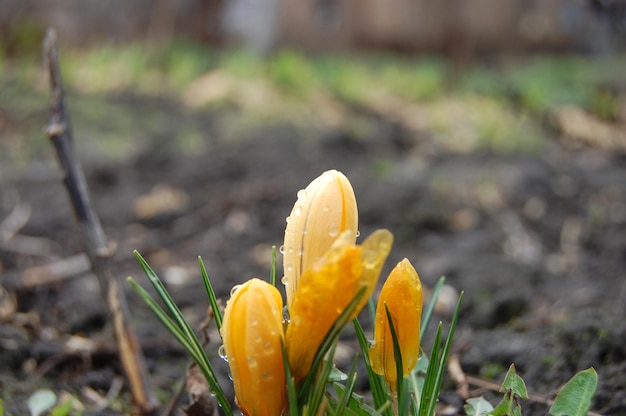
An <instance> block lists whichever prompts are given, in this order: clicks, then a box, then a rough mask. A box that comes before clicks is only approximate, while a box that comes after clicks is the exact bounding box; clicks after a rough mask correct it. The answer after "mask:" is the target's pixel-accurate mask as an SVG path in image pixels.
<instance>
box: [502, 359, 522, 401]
mask: <svg viewBox="0 0 626 416" xmlns="http://www.w3.org/2000/svg"><path fill="white" fill-rule="evenodd" d="M509 391H510V392H511V393H512V394H514V395H516V396H519V397H521V398H522V399H528V391H527V390H526V384H525V383H524V380H523V379H522V378H521V377H520V376H519V375H518V374H517V372H516V371H515V364H511V366H510V367H509V371H507V372H506V376H505V377H504V382H503V383H502V387H500V392H501V393H506V392H509Z"/></svg>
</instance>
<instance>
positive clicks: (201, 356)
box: [133, 250, 233, 416]
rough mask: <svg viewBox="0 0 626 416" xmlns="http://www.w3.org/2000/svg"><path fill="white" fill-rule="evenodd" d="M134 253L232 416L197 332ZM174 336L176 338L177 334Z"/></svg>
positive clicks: (216, 395)
mask: <svg viewBox="0 0 626 416" xmlns="http://www.w3.org/2000/svg"><path fill="white" fill-rule="evenodd" d="M133 253H134V254H135V257H136V258H137V261H138V262H139V265H140V266H141V268H142V269H143V271H144V273H146V276H147V277H148V279H149V280H150V283H151V284H152V286H153V287H154V289H155V290H156V292H157V294H158V295H159V297H160V298H161V300H162V301H163V303H164V304H165V307H166V308H167V311H168V312H169V318H170V319H171V324H172V325H171V327H176V328H177V329H178V331H179V332H180V333H181V339H184V340H185V341H186V344H183V346H184V347H185V348H187V346H188V347H189V349H188V352H189V354H190V355H191V356H192V358H193V359H194V361H195V362H196V364H198V368H200V370H201V371H202V373H203V374H204V376H205V378H206V379H207V382H208V383H209V387H211V390H212V391H213V393H214V394H215V397H216V398H217V401H218V403H219V404H220V406H221V407H222V409H223V410H224V412H225V413H226V414H227V415H228V416H232V414H233V413H232V409H231V407H230V402H229V401H228V399H227V398H226V395H225V394H224V391H223V390H222V387H221V386H220V384H219V382H218V380H217V376H216V375H215V372H214V371H213V367H212V366H211V363H210V362H209V359H208V357H207V355H206V353H205V352H204V348H203V347H202V344H201V343H200V341H199V340H198V337H197V336H196V334H195V332H194V331H193V330H192V329H191V326H190V325H189V323H188V322H187V320H186V319H185V317H184V315H183V314H182V312H181V311H180V309H179V308H178V306H177V305H176V303H175V302H174V300H173V299H172V297H171V296H170V294H169V293H168V292H167V290H166V289H165V286H163V282H161V280H160V279H159V277H158V276H157V275H156V273H155V272H154V270H152V268H151V267H150V266H149V265H148V263H147V262H146V260H145V259H144V258H143V257H142V256H141V254H139V252H138V251H137V250H135V251H134V252H133ZM137 286H139V285H137ZM146 295H147V296H148V297H149V298H150V299H152V297H151V296H150V295H148V293H147V292H146ZM155 304H156V303H155ZM159 309H160V308H159ZM153 310H154V309H153ZM161 312H163V315H165V311H163V310H161ZM166 327H167V328H168V329H169V328H170V326H167V325H166ZM173 334H174V335H175V336H176V334H175V333H173ZM177 339H178V338H177ZM179 341H180V339H179Z"/></svg>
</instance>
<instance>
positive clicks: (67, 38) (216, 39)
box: [0, 0, 626, 56]
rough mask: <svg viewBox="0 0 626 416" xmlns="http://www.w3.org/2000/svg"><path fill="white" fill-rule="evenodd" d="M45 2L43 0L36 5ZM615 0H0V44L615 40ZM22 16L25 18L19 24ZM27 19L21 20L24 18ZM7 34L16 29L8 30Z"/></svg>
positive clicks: (451, 47)
mask: <svg viewBox="0 0 626 416" xmlns="http://www.w3.org/2000/svg"><path fill="white" fill-rule="evenodd" d="M44 5H45V6H44ZM625 22H626V2H625V1H624V0H133V1H126V0H107V1H100V0H46V2H43V3H42V2H41V1H39V0H2V2H0V35H2V38H3V40H4V45H5V48H8V47H10V46H11V44H12V43H15V41H16V40H17V41H20V40H21V39H22V38H24V35H23V33H22V32H24V31H25V30H26V29H25V27H26V28H29V27H32V26H35V27H40V28H41V30H43V29H45V27H48V26H53V27H55V28H56V30H57V31H58V33H59V36H60V37H61V38H62V39H63V43H64V44H73V45H77V46H81V45H82V46H86V45H88V44H90V43H93V42H100V41H113V42H126V41H129V40H134V39H150V40H156V41H161V40H168V39H170V38H171V37H172V36H174V35H179V34H183V35H188V36H191V37H192V38H194V39H198V40H201V41H205V42H210V43H213V44H224V43H228V42H237V41H239V42H242V43H245V44H248V45H250V46H252V47H254V48H257V49H262V50H271V49H272V48H274V47H276V46H281V45H292V46H297V47H302V48H306V49H315V50H319V49H322V50H325V49H344V48H385V49H389V48H392V49H396V50H404V51H429V52H444V53H450V54H455V55H461V56H463V55H466V54H473V53H481V52H491V51H502V50H507V51H533V50H550V51H554V50H579V51H592V52H604V51H608V50H612V49H614V48H615V47H616V46H623V44H624V42H623V40H624V35H625V34H626V23H625ZM25 25H26V26H25ZM29 25H30V26H29ZM16 34H17V35H16Z"/></svg>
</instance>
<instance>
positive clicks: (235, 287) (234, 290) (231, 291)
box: [230, 285, 241, 297]
mask: <svg viewBox="0 0 626 416" xmlns="http://www.w3.org/2000/svg"><path fill="white" fill-rule="evenodd" d="M240 287H241V285H235V286H233V288H232V289H230V296H231V297H232V296H233V295H234V294H235V292H236V291H238V290H239V288H240Z"/></svg>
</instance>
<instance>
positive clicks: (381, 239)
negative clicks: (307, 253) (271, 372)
mask: <svg viewBox="0 0 626 416" xmlns="http://www.w3.org/2000/svg"><path fill="white" fill-rule="evenodd" d="M392 242H393V235H392V234H391V233H390V232H389V231H388V230H378V231H375V232H374V233H373V234H372V235H370V236H369V237H368V238H367V239H365V241H364V242H363V244H362V245H360V246H359V245H355V244H354V242H353V236H352V233H351V232H350V231H346V232H344V233H342V234H341V235H340V236H339V237H338V238H337V240H336V241H335V243H334V244H333V245H332V246H331V248H330V250H329V251H328V252H327V253H326V254H325V255H324V256H323V257H322V258H321V259H320V260H319V261H318V262H316V263H315V264H314V265H313V266H312V267H311V268H309V269H307V270H305V271H304V273H303V274H302V276H301V277H300V282H299V286H298V291H297V293H296V295H295V298H294V300H293V303H292V309H291V310H290V323H289V326H288V327H287V333H286V335H285V337H286V339H285V342H286V346H287V358H288V360H289V366H290V368H291V372H292V374H293V376H294V378H295V380H296V381H300V380H301V379H303V378H304V377H305V376H306V375H307V374H308V373H309V371H311V365H312V364H313V359H314V357H315V353H316V352H317V350H318V348H319V346H320V345H321V343H322V341H323V340H324V337H325V336H326V334H327V333H328V331H329V330H330V328H331V327H332V325H333V324H334V322H335V321H336V320H337V318H338V317H339V315H340V314H341V313H342V312H343V310H344V309H345V308H346V306H348V304H349V303H350V302H351V301H352V299H354V297H355V296H356V295H357V293H358V292H359V290H361V288H363V287H365V288H366V290H365V294H364V296H363V297H362V298H361V299H360V301H359V303H358V305H357V307H356V309H355V312H354V313H353V316H352V317H351V318H354V317H356V315H357V314H358V313H359V312H360V311H361V309H362V308H363V306H365V304H366V303H367V299H368V298H369V297H370V295H371V293H372V291H373V290H374V288H375V286H376V282H377V281H378V276H379V275H380V270H381V269H382V266H383V263H384V262H385V259H386V258H387V255H388V254H389V251H390V250H391V245H392Z"/></svg>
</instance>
